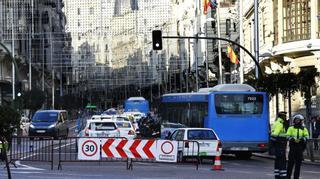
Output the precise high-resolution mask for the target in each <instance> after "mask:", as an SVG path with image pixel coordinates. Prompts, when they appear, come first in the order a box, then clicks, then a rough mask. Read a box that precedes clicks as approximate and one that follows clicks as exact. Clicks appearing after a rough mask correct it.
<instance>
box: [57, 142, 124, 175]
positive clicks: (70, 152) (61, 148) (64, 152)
mask: <svg viewBox="0 0 320 179" xmlns="http://www.w3.org/2000/svg"><path fill="white" fill-rule="evenodd" d="M81 138H90V139H125V138H123V137H103V138H101V137H68V138H67V139H59V145H58V147H57V149H58V155H59V157H58V170H62V163H66V162H99V163H100V162H112V161H113V162H127V169H128V165H129V160H127V159H114V158H103V159H100V160H79V159H78V150H79V149H78V140H79V139H81ZM99 147H101V146H99ZM100 150H101V148H100ZM100 155H101V154H100Z"/></svg>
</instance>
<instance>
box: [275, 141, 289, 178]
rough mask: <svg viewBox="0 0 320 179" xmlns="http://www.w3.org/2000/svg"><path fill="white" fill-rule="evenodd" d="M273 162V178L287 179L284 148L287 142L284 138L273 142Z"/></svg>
mask: <svg viewBox="0 0 320 179" xmlns="http://www.w3.org/2000/svg"><path fill="white" fill-rule="evenodd" d="M274 145H275V146H274V147H275V157H276V159H275V162H274V176H275V178H276V179H281V178H287V169H286V164H287V162H286V148H287V141H286V139H285V138H280V137H278V139H277V140H276V141H275V144H274Z"/></svg>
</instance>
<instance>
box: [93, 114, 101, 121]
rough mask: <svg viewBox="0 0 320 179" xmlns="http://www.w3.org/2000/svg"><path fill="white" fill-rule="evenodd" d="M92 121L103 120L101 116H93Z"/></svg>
mask: <svg viewBox="0 0 320 179" xmlns="http://www.w3.org/2000/svg"><path fill="white" fill-rule="evenodd" d="M91 119H92V120H95V119H96V120H98V119H101V116H100V115H92V116H91Z"/></svg>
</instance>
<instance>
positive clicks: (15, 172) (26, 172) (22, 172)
mask: <svg viewBox="0 0 320 179" xmlns="http://www.w3.org/2000/svg"><path fill="white" fill-rule="evenodd" d="M12 173H14V174H31V173H38V174H39V173H43V172H28V171H25V172H24V171H21V172H20V171H12Z"/></svg>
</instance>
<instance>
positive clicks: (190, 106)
mask: <svg viewBox="0 0 320 179" xmlns="http://www.w3.org/2000/svg"><path fill="white" fill-rule="evenodd" d="M160 113H161V117H162V122H163V123H164V122H171V123H180V124H183V125H186V126H192V127H203V126H204V124H203V120H204V117H205V116H207V115H208V105H207V103H199V102H194V103H188V102H186V103H163V104H162V106H161V109H160Z"/></svg>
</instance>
